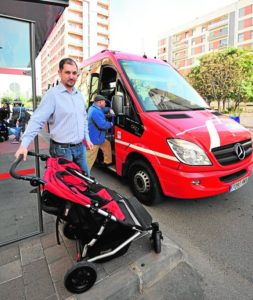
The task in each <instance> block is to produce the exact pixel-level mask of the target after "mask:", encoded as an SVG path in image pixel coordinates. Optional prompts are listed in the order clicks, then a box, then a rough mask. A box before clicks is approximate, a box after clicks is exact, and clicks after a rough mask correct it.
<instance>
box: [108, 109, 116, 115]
mask: <svg viewBox="0 0 253 300" xmlns="http://www.w3.org/2000/svg"><path fill="white" fill-rule="evenodd" d="M109 114H110V115H111V116H115V112H114V111H113V109H112V108H110V110H109Z"/></svg>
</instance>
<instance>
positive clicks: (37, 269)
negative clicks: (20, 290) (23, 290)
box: [23, 258, 50, 285]
mask: <svg viewBox="0 0 253 300" xmlns="http://www.w3.org/2000/svg"><path fill="white" fill-rule="evenodd" d="M44 277H45V278H49V279H50V273H49V269H48V265H47V262H46V259H45V258H42V259H40V260H37V261H34V262H32V263H30V264H28V265H25V266H24V267H23V279H24V284H25V285H27V284H29V283H31V282H33V281H37V280H40V279H41V278H44Z"/></svg>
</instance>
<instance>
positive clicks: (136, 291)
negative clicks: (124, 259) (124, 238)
mask: <svg viewBox="0 0 253 300" xmlns="http://www.w3.org/2000/svg"><path fill="white" fill-rule="evenodd" d="M130 255H131V254H130ZM183 261H184V256H183V252H182V250H181V249H180V248H179V247H178V246H177V245H176V244H174V243H173V242H172V241H171V240H170V239H169V238H167V237H164V240H163V242H162V252H161V253H160V254H156V253H155V252H154V251H152V250H151V251H150V253H148V254H146V255H144V256H142V257H140V258H138V259H137V260H136V261H134V262H132V263H130V264H128V265H127V266H122V267H121V268H120V269H118V270H117V271H116V272H114V273H113V274H111V275H110V276H107V277H106V278H104V279H103V280H101V281H100V282H98V283H97V284H95V286H93V287H92V288H91V289H90V290H89V291H87V292H85V293H83V294H79V295H75V297H76V299H78V300H99V299H104V300H106V299H107V300H109V299H110V300H114V299H115V300H118V299H136V298H138V297H140V296H141V295H142V294H143V292H144V291H145V290H146V289H148V288H150V287H152V286H153V285H154V284H155V283H157V282H158V281H159V280H160V279H161V278H163V277H164V276H165V275H167V274H168V273H169V272H171V271H172V270H173V269H174V268H175V267H176V266H177V265H178V264H179V263H180V262H183Z"/></svg>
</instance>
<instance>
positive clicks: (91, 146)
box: [86, 141, 93, 150]
mask: <svg viewBox="0 0 253 300" xmlns="http://www.w3.org/2000/svg"><path fill="white" fill-rule="evenodd" d="M86 147H87V149H88V150H93V144H92V142H91V141H86Z"/></svg>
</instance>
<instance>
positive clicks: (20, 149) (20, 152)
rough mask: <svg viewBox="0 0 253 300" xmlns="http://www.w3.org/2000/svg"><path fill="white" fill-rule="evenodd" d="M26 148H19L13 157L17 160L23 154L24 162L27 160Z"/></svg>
mask: <svg viewBox="0 0 253 300" xmlns="http://www.w3.org/2000/svg"><path fill="white" fill-rule="evenodd" d="M27 152H28V150H27V148H26V147H23V146H20V147H19V148H18V150H17V152H16V153H15V157H16V158H18V157H19V155H20V154H23V155H24V160H26V158H27Z"/></svg>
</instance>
